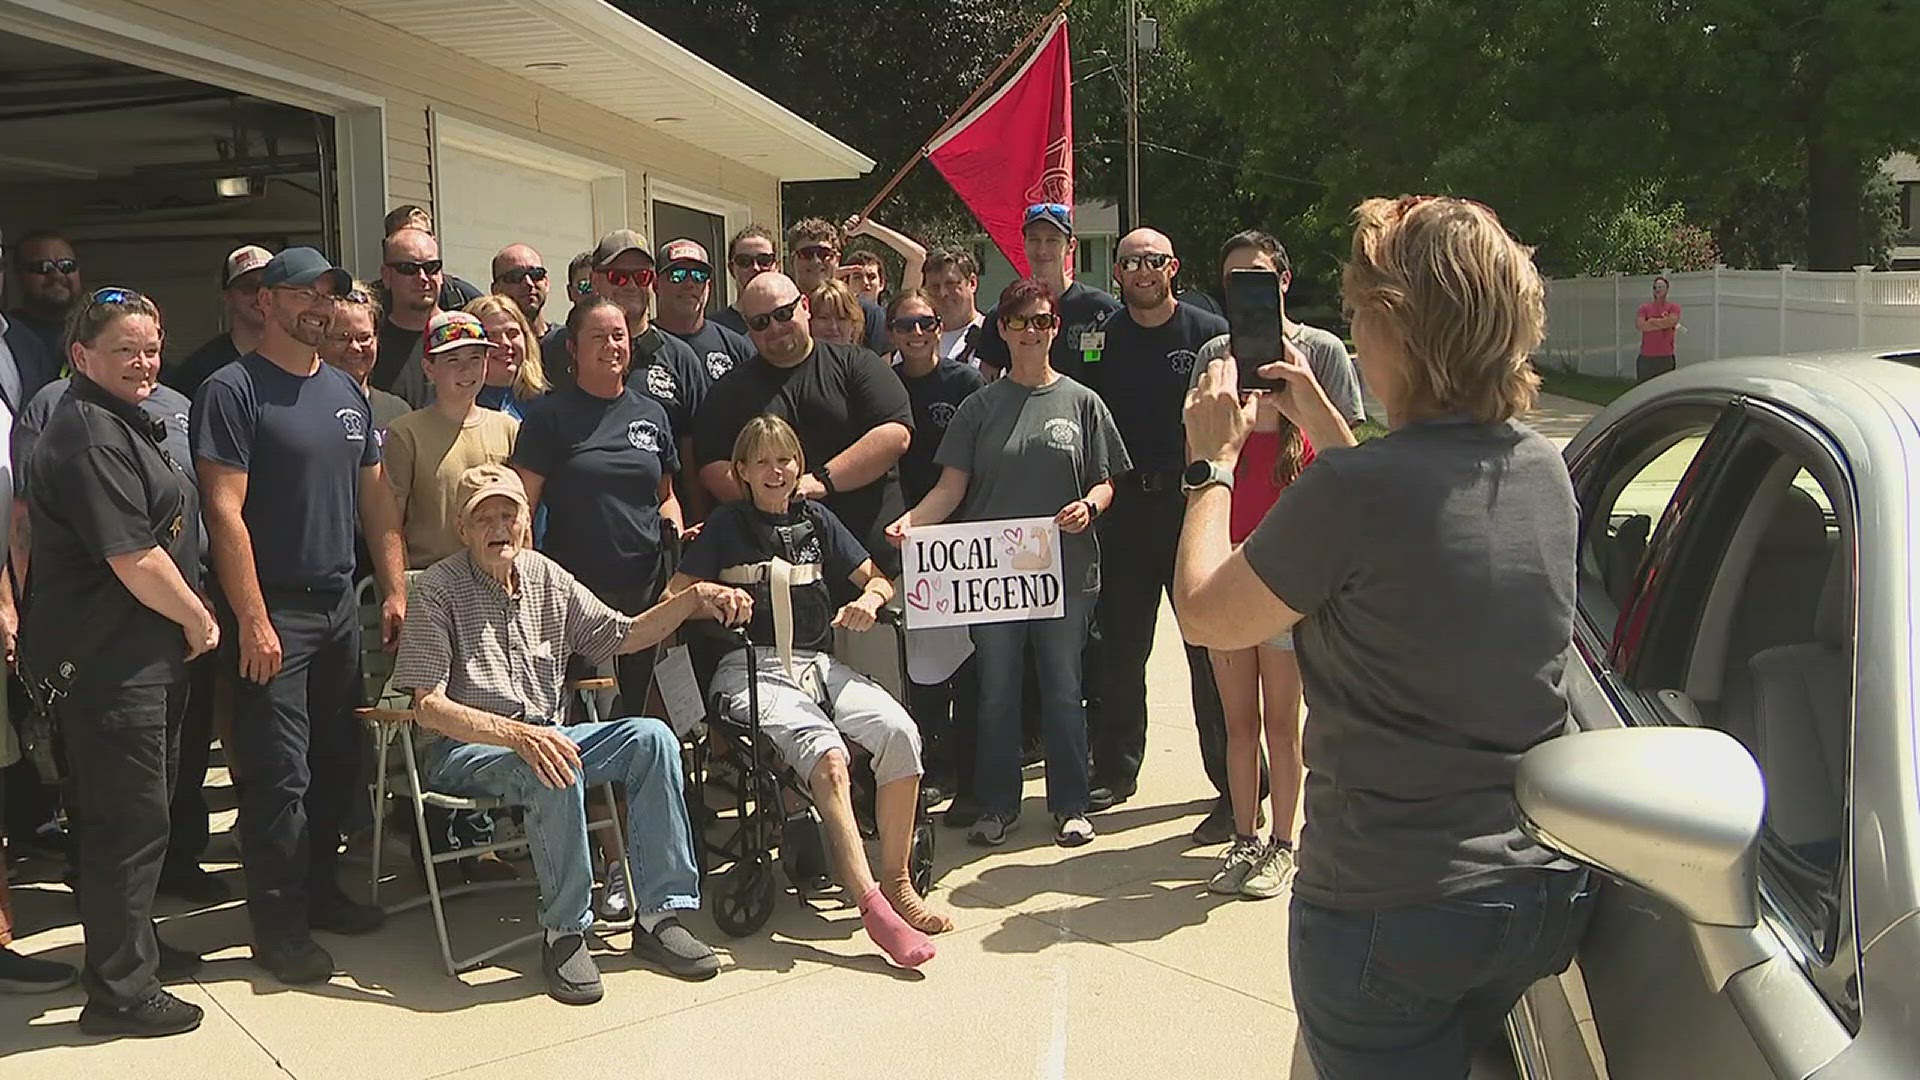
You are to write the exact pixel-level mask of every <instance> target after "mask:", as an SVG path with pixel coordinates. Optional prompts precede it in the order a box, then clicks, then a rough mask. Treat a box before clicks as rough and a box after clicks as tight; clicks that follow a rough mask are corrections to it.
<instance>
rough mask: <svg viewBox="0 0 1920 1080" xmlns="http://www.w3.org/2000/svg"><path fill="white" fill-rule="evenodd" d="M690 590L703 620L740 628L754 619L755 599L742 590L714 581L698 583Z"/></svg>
mask: <svg viewBox="0 0 1920 1080" xmlns="http://www.w3.org/2000/svg"><path fill="white" fill-rule="evenodd" d="M689 589H690V591H691V592H692V593H693V594H694V599H695V601H696V602H697V603H698V604H699V605H700V616H701V617H702V618H707V619H712V620H713V621H714V622H717V623H719V624H720V625H722V626H740V625H742V624H743V623H745V622H746V621H747V620H749V619H751V618H753V597H751V596H749V595H747V594H746V593H745V592H744V591H742V590H740V589H736V588H734V587H732V586H730V585H721V584H719V583H718V582H713V581H697V582H694V583H693V585H691V586H689Z"/></svg>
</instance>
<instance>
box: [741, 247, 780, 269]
mask: <svg viewBox="0 0 1920 1080" xmlns="http://www.w3.org/2000/svg"><path fill="white" fill-rule="evenodd" d="M779 261H780V256H778V255H775V254H774V253H773V252H771V251H768V252H763V253H761V254H759V255H735V256H734V257H733V268H734V269H735V270H771V269H773V268H774V265H775V264H776V263H778V262H779Z"/></svg>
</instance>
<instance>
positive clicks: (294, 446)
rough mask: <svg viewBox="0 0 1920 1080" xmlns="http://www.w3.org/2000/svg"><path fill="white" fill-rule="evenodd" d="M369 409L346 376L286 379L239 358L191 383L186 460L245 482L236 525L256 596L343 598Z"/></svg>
mask: <svg viewBox="0 0 1920 1080" xmlns="http://www.w3.org/2000/svg"><path fill="white" fill-rule="evenodd" d="M372 432H373V410H372V408H371V407H370V406H368V404H367V397H366V395H365V394H362V393H361V392H360V387H359V386H358V385H356V384H355V383H354V381H353V379H352V378H351V377H349V376H348V375H347V373H346V372H344V371H341V370H340V369H339V368H336V367H334V366H333V365H331V364H321V365H320V368H319V370H318V371H316V372H314V373H313V374H311V375H294V374H292V373H290V372H288V371H287V370H286V369H285V368H282V367H281V366H279V365H278V364H275V363H274V362H273V361H271V360H268V359H266V358H265V357H263V356H261V355H260V354H259V353H248V354H247V355H245V356H243V357H241V358H240V359H239V360H236V361H234V362H233V363H231V364H228V365H227V366H225V367H223V368H221V369H220V370H219V371H216V372H214V373H213V374H212V375H209V376H207V380H206V381H205V382H204V383H201V384H200V392H199V394H198V395H197V396H196V397H195V398H194V402H193V454H194V457H195V458H197V459H204V460H207V461H213V462H218V463H219V464H221V465H226V466H229V467H231V468H235V469H239V470H241V471H243V472H245V473H246V474H247V501H246V505H245V506H244V507H243V508H242V511H241V516H242V517H243V519H244V520H245V521H246V524H247V531H248V533H249V534H251V536H252V539H253V565H254V572H255V573H256V574H257V575H258V576H259V579H260V587H261V588H263V589H322V590H328V589H345V588H348V587H349V586H351V585H352V584H353V569H354V557H353V540H354V537H355V536H356V535H357V534H358V533H359V531H360V470H361V469H363V468H365V467H367V466H369V465H378V464H379V463H380V443H379V441H378V440H376V439H374V438H373V437H372Z"/></svg>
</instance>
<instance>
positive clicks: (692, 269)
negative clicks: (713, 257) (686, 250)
mask: <svg viewBox="0 0 1920 1080" xmlns="http://www.w3.org/2000/svg"><path fill="white" fill-rule="evenodd" d="M667 280H668V281H669V282H672V283H673V284H675V285H685V284H686V283H687V282H689V281H691V282H693V283H694V284H695V285H705V284H706V283H707V282H709V281H712V280H713V271H711V270H709V269H707V268H706V267H704V266H669V267H667Z"/></svg>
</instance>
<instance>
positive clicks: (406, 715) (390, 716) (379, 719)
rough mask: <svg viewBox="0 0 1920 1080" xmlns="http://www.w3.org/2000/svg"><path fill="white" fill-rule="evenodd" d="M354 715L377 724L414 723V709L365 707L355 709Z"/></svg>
mask: <svg viewBox="0 0 1920 1080" xmlns="http://www.w3.org/2000/svg"><path fill="white" fill-rule="evenodd" d="M353 715H355V716H357V717H359V718H360V719H362V720H371V721H373V722H374V723H376V724H411V723H413V710H412V709H381V708H371V709H364V708H363V709H355V710H353Z"/></svg>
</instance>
